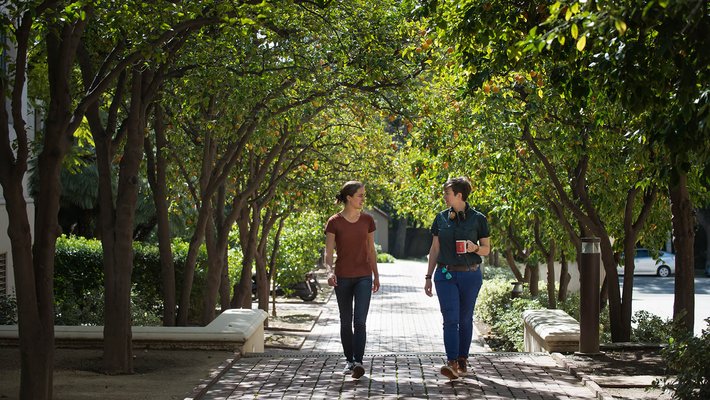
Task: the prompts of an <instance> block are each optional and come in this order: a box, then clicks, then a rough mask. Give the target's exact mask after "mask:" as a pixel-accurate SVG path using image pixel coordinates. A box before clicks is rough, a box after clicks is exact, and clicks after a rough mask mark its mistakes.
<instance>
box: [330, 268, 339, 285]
mask: <svg viewBox="0 0 710 400" xmlns="http://www.w3.org/2000/svg"><path fill="white" fill-rule="evenodd" d="M328 286H333V287H336V286H338V277H337V276H335V273H334V272H331V273H329V274H328Z"/></svg>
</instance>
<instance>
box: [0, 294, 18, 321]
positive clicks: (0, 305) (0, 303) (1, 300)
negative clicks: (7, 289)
mask: <svg viewBox="0 0 710 400" xmlns="http://www.w3.org/2000/svg"><path fill="white" fill-rule="evenodd" d="M15 324H17V299H16V298H15V296H11V295H9V294H0V325H15Z"/></svg>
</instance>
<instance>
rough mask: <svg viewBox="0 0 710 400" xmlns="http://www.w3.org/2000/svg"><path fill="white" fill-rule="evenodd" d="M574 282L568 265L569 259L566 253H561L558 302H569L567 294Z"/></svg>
mask: <svg viewBox="0 0 710 400" xmlns="http://www.w3.org/2000/svg"><path fill="white" fill-rule="evenodd" d="M570 280H572V276H571V275H570V273H569V265H568V264H567V257H566V255H565V251H564V250H562V251H560V291H559V292H557V300H558V301H560V302H564V301H566V300H567V292H568V290H569V282H570Z"/></svg>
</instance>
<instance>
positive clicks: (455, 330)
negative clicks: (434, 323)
mask: <svg viewBox="0 0 710 400" xmlns="http://www.w3.org/2000/svg"><path fill="white" fill-rule="evenodd" d="M482 284H483V274H481V269H480V268H479V269H477V270H476V271H469V272H451V279H446V277H445V276H444V274H443V273H441V268H438V267H437V269H436V271H435V272H434V285H436V296H437V297H438V298H439V307H440V308H441V315H442V316H443V317H444V349H445V350H446V358H447V359H448V360H456V359H457V358H458V357H467V358H468V351H469V349H470V348H471V339H472V336H473V309H474V307H475V306H476V298H477V297H478V292H479V290H481V285H482Z"/></svg>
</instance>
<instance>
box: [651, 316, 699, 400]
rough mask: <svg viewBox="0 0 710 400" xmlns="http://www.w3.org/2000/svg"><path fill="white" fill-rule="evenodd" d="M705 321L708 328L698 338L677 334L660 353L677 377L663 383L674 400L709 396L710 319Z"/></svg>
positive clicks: (694, 399) (662, 385)
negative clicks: (671, 393)
mask: <svg viewBox="0 0 710 400" xmlns="http://www.w3.org/2000/svg"><path fill="white" fill-rule="evenodd" d="M705 323H706V324H708V325H709V327H708V328H706V329H703V331H702V334H701V335H700V336H699V337H697V336H690V335H687V334H686V335H684V336H683V335H676V336H678V338H674V337H672V338H671V339H670V340H669V345H668V347H667V348H665V349H664V350H663V351H662V352H661V354H662V356H663V358H664V359H665V361H666V363H667V365H668V367H669V368H670V369H671V370H672V371H674V372H675V373H676V378H675V380H673V379H664V380H663V381H662V382H661V383H660V386H661V387H663V389H666V390H671V391H672V392H673V398H674V399H682V400H701V399H710V363H709V362H708V359H710V318H708V319H706V320H705ZM656 383H657V384H658V382H656Z"/></svg>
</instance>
